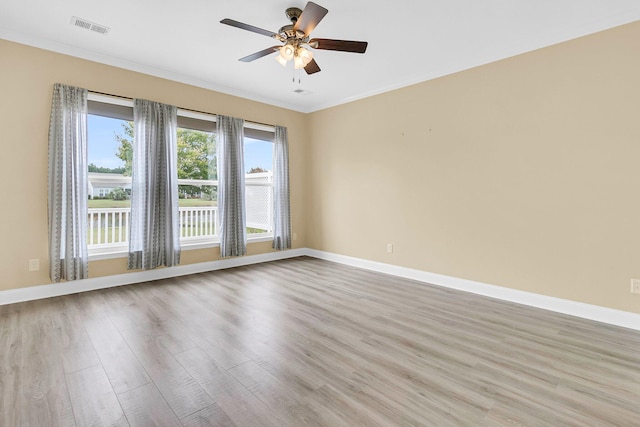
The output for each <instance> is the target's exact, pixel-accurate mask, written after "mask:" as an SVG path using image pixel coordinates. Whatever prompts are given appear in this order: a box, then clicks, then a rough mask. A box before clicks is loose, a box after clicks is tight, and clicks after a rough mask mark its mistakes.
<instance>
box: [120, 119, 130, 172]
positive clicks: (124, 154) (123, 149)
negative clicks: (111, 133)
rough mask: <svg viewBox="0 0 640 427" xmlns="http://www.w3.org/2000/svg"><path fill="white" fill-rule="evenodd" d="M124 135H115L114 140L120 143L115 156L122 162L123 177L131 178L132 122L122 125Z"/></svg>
mask: <svg viewBox="0 0 640 427" xmlns="http://www.w3.org/2000/svg"><path fill="white" fill-rule="evenodd" d="M122 131H123V132H124V135H122V134H118V133H116V140H117V141H118V142H119V143H120V146H119V147H118V151H117V152H116V156H117V157H118V158H119V159H120V160H122V161H123V162H124V175H125V176H131V166H132V161H133V122H126V123H122Z"/></svg>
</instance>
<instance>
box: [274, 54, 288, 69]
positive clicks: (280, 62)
mask: <svg viewBox="0 0 640 427" xmlns="http://www.w3.org/2000/svg"><path fill="white" fill-rule="evenodd" d="M276 61H278V63H279V64H280V65H282V66H283V67H286V66H287V60H286V59H284V58H283V57H282V55H278V56H276Z"/></svg>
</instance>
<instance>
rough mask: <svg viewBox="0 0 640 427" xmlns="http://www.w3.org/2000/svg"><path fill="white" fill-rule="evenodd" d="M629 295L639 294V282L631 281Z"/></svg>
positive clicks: (636, 280)
mask: <svg viewBox="0 0 640 427" xmlns="http://www.w3.org/2000/svg"><path fill="white" fill-rule="evenodd" d="M631 293H632V294H640V280H638V279H631Z"/></svg>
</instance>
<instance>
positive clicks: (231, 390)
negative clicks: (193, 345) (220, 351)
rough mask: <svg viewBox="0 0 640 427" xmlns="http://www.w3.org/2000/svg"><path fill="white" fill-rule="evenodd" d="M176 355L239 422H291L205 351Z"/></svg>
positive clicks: (250, 424)
mask: <svg viewBox="0 0 640 427" xmlns="http://www.w3.org/2000/svg"><path fill="white" fill-rule="evenodd" d="M177 358H178V360H179V361H180V363H181V364H182V366H184V367H185V368H186V369H187V370H188V371H189V373H190V374H191V375H192V376H193V378H195V379H196V381H198V383H199V384H200V385H201V386H202V387H203V388H204V389H205V390H206V391H207V393H209V395H210V396H211V397H212V398H213V399H214V400H215V403H216V404H217V405H218V406H219V407H220V408H221V409H222V410H223V411H224V412H225V413H226V414H227V416H228V417H229V418H230V419H231V420H232V421H233V422H234V423H235V424H236V425H238V426H247V427H250V426H274V427H275V426H287V425H290V424H288V423H287V422H285V421H284V420H282V419H281V418H279V417H278V416H277V415H276V414H275V413H273V412H272V411H270V410H269V409H268V408H267V406H266V405H265V404H264V403H262V402H261V401H260V399H258V398H257V397H256V396H255V395H253V394H252V393H251V392H250V391H249V390H247V388H245V387H244V386H243V385H242V384H240V383H239V382H238V380H236V379H235V378H234V377H233V376H232V375H231V374H230V373H228V372H227V371H223V370H221V369H220V368H219V367H217V366H216V365H215V362H214V361H213V359H211V358H210V357H209V356H208V355H207V354H206V353H205V352H204V351H202V350H200V349H196V350H190V351H186V352H184V353H181V354H179V355H177Z"/></svg>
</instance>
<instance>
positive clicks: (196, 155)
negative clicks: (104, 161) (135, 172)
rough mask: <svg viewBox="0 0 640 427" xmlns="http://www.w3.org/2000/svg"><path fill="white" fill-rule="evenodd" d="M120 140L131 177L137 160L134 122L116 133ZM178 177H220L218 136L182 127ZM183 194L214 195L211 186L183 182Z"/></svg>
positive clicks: (126, 171) (178, 133) (122, 155)
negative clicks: (133, 165)
mask: <svg viewBox="0 0 640 427" xmlns="http://www.w3.org/2000/svg"><path fill="white" fill-rule="evenodd" d="M116 139H117V140H118V142H119V143H120V145H119V147H118V151H117V152H116V156H117V157H118V158H119V159H120V160H122V161H123V162H124V164H125V166H124V174H125V175H127V176H131V170H132V161H133V122H126V123H123V124H122V133H121V134H116ZM177 145H178V147H177V149H178V165H177V166H178V179H198V180H215V179H217V177H218V168H217V160H216V155H215V153H216V139H215V135H214V134H213V133H209V132H204V131H197V130H192V129H184V128H178V132H177ZM180 192H181V193H182V194H183V196H187V197H193V196H202V195H203V194H202V193H204V194H205V195H206V196H207V197H213V195H214V194H215V189H213V188H212V187H211V186H203V187H200V186H196V185H181V186H180Z"/></svg>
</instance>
